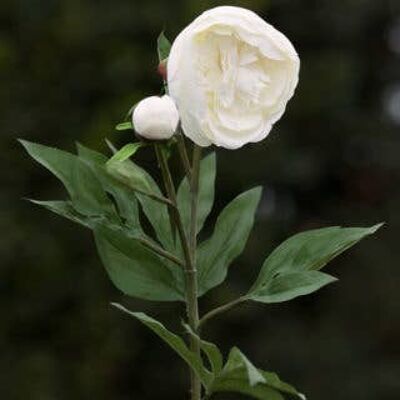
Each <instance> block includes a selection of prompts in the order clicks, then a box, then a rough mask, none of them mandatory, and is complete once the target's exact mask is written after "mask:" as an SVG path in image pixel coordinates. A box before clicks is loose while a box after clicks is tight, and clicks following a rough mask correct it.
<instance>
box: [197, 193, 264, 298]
mask: <svg viewBox="0 0 400 400" xmlns="http://www.w3.org/2000/svg"><path fill="white" fill-rule="evenodd" d="M260 197H261V188H260V187H256V188H254V189H251V190H249V191H247V192H245V193H242V194H241V195H239V196H238V197H236V198H235V199H234V200H232V201H231V202H230V203H229V204H228V205H227V206H226V207H225V208H224V210H222V212H221V214H220V215H219V217H218V219H217V222H216V224H215V228H214V232H213V234H212V236H211V237H210V238H209V239H208V240H206V241H205V242H203V243H202V244H201V245H200V246H199V250H198V267H197V268H198V271H199V275H198V285H199V296H202V295H203V294H204V293H206V292H207V291H208V290H210V289H211V288H213V287H215V286H217V285H219V284H220V283H222V282H223V281H224V279H225V278H226V275H227V272H228V267H229V265H230V264H231V263H232V261H233V260H234V259H235V258H236V257H237V256H239V255H240V253H241V252H242V251H243V249H244V247H245V245H246V242H247V238H248V237H249V234H250V231H251V229H252V227H253V224H254V217H255V212H256V209H257V205H258V203H259V201H260Z"/></svg>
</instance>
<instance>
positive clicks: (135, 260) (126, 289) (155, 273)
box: [94, 226, 184, 301]
mask: <svg viewBox="0 0 400 400" xmlns="http://www.w3.org/2000/svg"><path fill="white" fill-rule="evenodd" d="M94 232H95V239H96V245H97V250H98V252H99V254H100V258H101V260H102V261H103V264H104V266H105V268H106V270H107V273H108V275H109V277H110V279H111V280H112V282H113V283H114V285H115V286H116V287H117V288H118V289H119V290H121V291H122V292H123V293H125V294H127V295H129V296H133V297H138V298H142V299H147V300H157V301H176V300H184V294H183V292H182V287H183V283H182V282H178V281H177V278H176V274H181V275H182V270H181V269H179V267H177V266H174V267H172V266H170V264H169V263H166V262H165V260H164V259H162V258H161V257H159V256H158V255H157V254H155V253H153V252H152V251H151V250H149V249H148V248H146V247H144V246H143V245H142V244H141V243H139V242H138V241H137V240H135V239H134V238H132V237H130V236H128V235H126V234H124V232H122V231H117V230H113V229H110V228H108V227H106V226H98V227H96V228H95V230H94ZM172 268H175V270H174V271H173V270H172ZM181 281H183V277H182V279H181Z"/></svg>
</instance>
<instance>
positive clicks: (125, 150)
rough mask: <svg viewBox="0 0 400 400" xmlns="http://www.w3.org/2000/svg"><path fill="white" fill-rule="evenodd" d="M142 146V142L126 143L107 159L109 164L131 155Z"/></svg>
mask: <svg viewBox="0 0 400 400" xmlns="http://www.w3.org/2000/svg"><path fill="white" fill-rule="evenodd" d="M143 146H144V143H142V142H136V143H128V144H126V145H125V146H124V147H122V149H120V150H118V151H117V152H116V153H115V154H114V155H113V156H112V157H111V158H110V159H109V160H108V161H107V163H108V164H109V165H110V164H112V163H114V162H121V161H125V160H127V159H128V158H129V157H131V156H133V155H134V154H135V153H136V152H137V151H138V150H139V149H140V148H141V147H143Z"/></svg>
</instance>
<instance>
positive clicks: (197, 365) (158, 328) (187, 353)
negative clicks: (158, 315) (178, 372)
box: [112, 303, 211, 387]
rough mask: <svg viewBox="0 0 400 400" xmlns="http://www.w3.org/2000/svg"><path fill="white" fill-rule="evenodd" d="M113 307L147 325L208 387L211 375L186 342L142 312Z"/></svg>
mask: <svg viewBox="0 0 400 400" xmlns="http://www.w3.org/2000/svg"><path fill="white" fill-rule="evenodd" d="M112 304H113V306H115V307H117V308H118V309H119V310H121V311H123V312H125V313H127V314H129V315H131V316H132V317H134V318H136V319H138V320H139V321H140V322H142V323H143V324H144V325H146V326H147V327H148V328H149V329H150V330H152V331H153V332H154V333H155V334H156V335H157V336H158V337H160V338H161V339H162V340H163V341H164V342H166V343H167V344H168V345H169V346H170V347H171V348H172V349H173V350H174V351H175V352H176V353H178V355H179V356H180V357H181V358H182V359H183V360H184V361H185V362H186V363H187V364H188V365H189V367H190V368H191V369H192V370H193V371H194V372H195V373H196V374H197V376H198V377H199V379H200V380H201V382H202V384H203V385H204V386H205V387H207V386H208V384H209V382H210V379H211V374H210V373H209V372H208V371H207V370H206V369H205V368H204V367H203V364H202V360H201V358H200V357H198V356H197V355H196V354H195V353H194V352H192V351H191V350H189V349H188V347H187V346H186V344H185V342H184V340H183V339H182V338H181V337H180V336H178V335H176V334H174V333H172V332H170V331H169V330H168V329H167V328H166V327H165V326H164V325H163V324H161V323H160V322H158V321H157V320H155V319H153V318H151V317H149V316H148V315H146V314H144V313H142V312H132V311H129V310H128V309H126V308H125V307H123V306H121V305H120V304H117V303H112Z"/></svg>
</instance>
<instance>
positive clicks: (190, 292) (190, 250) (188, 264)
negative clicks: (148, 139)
mask: <svg viewBox="0 0 400 400" xmlns="http://www.w3.org/2000/svg"><path fill="white" fill-rule="evenodd" d="M155 150H156V155H157V158H158V161H159V164H160V168H161V172H162V176H163V180H164V184H165V190H166V192H167V195H168V198H169V200H171V202H172V204H173V205H174V206H173V207H171V219H172V221H173V223H174V225H175V226H176V228H177V231H178V235H179V239H180V242H181V245H182V249H183V255H184V258H185V283H186V311H187V316H188V322H189V326H190V328H191V329H192V330H193V332H195V333H197V332H198V325H199V309H198V301H197V271H196V265H195V253H196V237H195V236H196V222H195V221H193V219H196V218H193V216H196V215H197V195H198V194H197V192H198V189H197V188H198V170H199V162H198V161H196V162H195V163H194V165H193V167H194V168H193V174H192V179H191V180H190V184H191V185H190V186H191V215H192V221H191V232H190V239H188V237H187V236H186V233H185V228H184V226H183V223H182V218H181V215H180V212H179V210H178V208H177V201H176V191H175V186H174V182H173V180H172V176H171V172H170V170H169V166H168V161H167V158H166V156H165V153H164V152H163V149H162V148H161V147H159V145H157V144H156V145H155ZM194 155H196V158H194V160H196V159H197V160H199V159H200V152H199V150H195V151H194ZM193 232H194V234H193ZM193 235H194V238H193ZM190 348H191V350H192V351H193V352H195V353H196V354H198V355H199V357H200V346H199V343H198V341H197V340H196V339H195V338H191V340H190ZM191 399H192V400H200V399H201V384H200V381H199V379H198V377H197V375H196V374H195V373H194V372H191Z"/></svg>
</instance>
